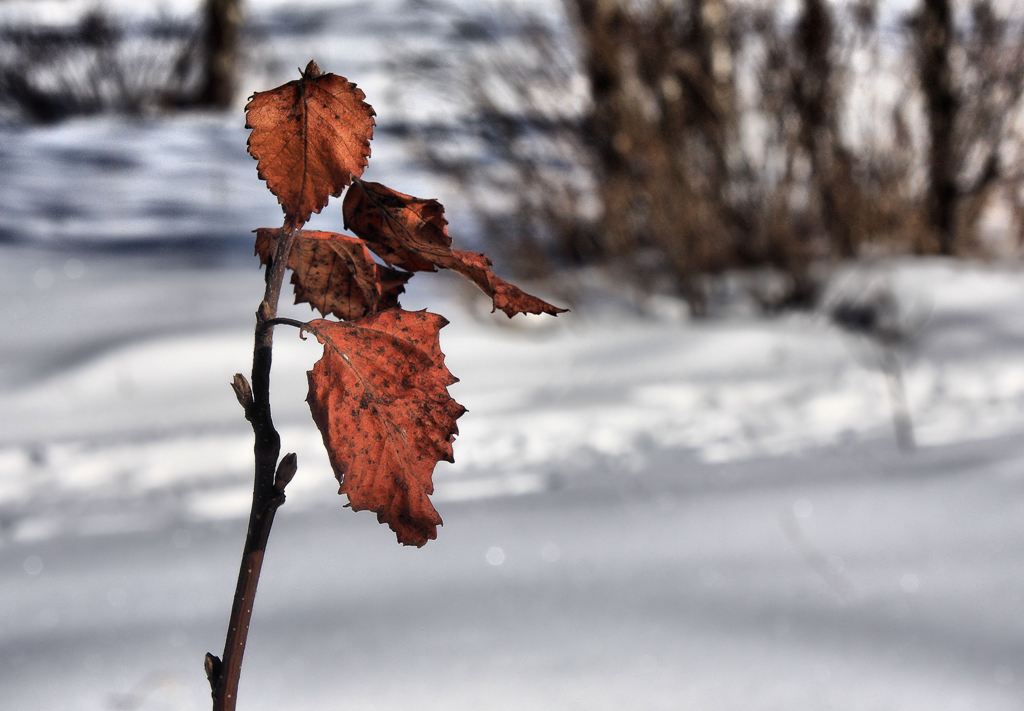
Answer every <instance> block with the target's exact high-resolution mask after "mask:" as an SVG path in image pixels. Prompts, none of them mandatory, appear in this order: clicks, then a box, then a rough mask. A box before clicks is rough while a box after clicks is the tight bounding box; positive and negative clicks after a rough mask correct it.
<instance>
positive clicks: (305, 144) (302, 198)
mask: <svg viewBox="0 0 1024 711" xmlns="http://www.w3.org/2000/svg"><path fill="white" fill-rule="evenodd" d="M364 98H366V95H365V94H363V92H362V91H361V90H360V89H358V88H357V87H356V85H355V84H353V83H352V82H350V81H348V80H347V79H346V78H345V77H341V76H338V75H337V74H323V73H321V72H320V68H319V67H318V66H317V65H316V62H313V61H311V62H310V63H309V64H308V65H307V66H306V69H305V71H304V72H303V73H302V77H301V78H300V79H296V80H294V81H290V82H288V83H286V84H282V85H281V86H279V87H277V88H276V89H271V90H269V91H261V92H257V93H255V94H253V96H252V98H251V99H250V100H249V103H248V104H247V105H246V107H245V116H246V124H245V125H246V128H251V129H252V133H251V134H250V135H249V154H250V155H251V156H252V157H253V158H255V159H256V160H257V161H258V163H257V164H256V171H257V173H258V174H259V176H260V178H262V179H263V180H265V181H266V182H267V187H268V188H270V191H271V192H272V193H274V195H276V196H277V200H278V202H280V203H281V207H282V209H283V210H284V213H285V216H286V217H287V218H288V220H289V221H290V222H292V223H293V225H295V226H299V225H301V224H302V223H304V222H306V220H308V219H309V216H310V215H311V214H312V213H314V212H320V210H322V209H323V207H324V205H326V204H327V200H328V199H329V198H330V196H332V195H334V196H338V195H340V194H341V191H342V190H344V189H345V187H346V186H347V185H348V184H349V183H351V182H352V179H353V178H358V177H359V176H360V175H362V174H363V171H364V170H365V169H366V164H367V161H368V159H369V156H370V139H371V138H373V126H374V121H373V116H374V112H373V109H372V108H371V107H370V105H369V104H367V103H365V102H364V101H363V99H364Z"/></svg>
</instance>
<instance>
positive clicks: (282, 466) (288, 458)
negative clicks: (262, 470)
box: [274, 452, 299, 492]
mask: <svg viewBox="0 0 1024 711" xmlns="http://www.w3.org/2000/svg"><path fill="white" fill-rule="evenodd" d="M298 468H299V460H298V457H296V456H295V452H289V453H288V454H286V455H284V457H283V458H282V459H281V462H280V463H279V464H278V465H277V473H276V474H275V475H274V488H275V489H277V490H278V491H280V492H284V488H285V487H286V486H288V484H289V482H291V480H292V479H294V478H295V471H296V470H297V469H298Z"/></svg>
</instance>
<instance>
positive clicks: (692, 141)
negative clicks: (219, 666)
mask: <svg viewBox="0 0 1024 711" xmlns="http://www.w3.org/2000/svg"><path fill="white" fill-rule="evenodd" d="M0 38H2V39H0V265H2V266H3V270H2V278H0V296H2V299H3V303H5V304H7V305H8V306H7V311H6V314H5V316H6V317H5V326H4V328H3V329H2V330H0V334H2V335H0V359H2V362H3V364H4V366H3V368H2V370H0V425H2V426H0V688H2V689H3V697H4V701H3V702H2V703H0V705H2V706H4V707H5V708H11V709H39V710H45V711H63V710H75V711H77V710H79V709H82V710H93V709H95V710H100V709H104V710H106V709H133V710H134V709H138V710H157V709H185V708H204V707H205V706H206V704H208V703H209V700H208V699H209V696H208V694H209V687H208V685H207V682H206V679H205V676H204V672H203V669H202V661H203V655H204V654H205V653H206V652H207V651H214V652H216V653H218V654H219V652H220V650H221V648H222V645H223V636H224V632H225V627H226V623H227V615H228V611H229V609H230V604H231V595H232V592H233V590H234V583H235V578H236V575H237V565H238V556H239V553H240V551H241V546H242V541H243V538H244V529H245V517H246V516H247V513H248V506H249V503H248V500H249V495H250V491H251V478H252V474H251V466H252V463H251V462H252V449H251V447H252V443H251V437H252V435H251V430H250V429H249V426H248V424H247V423H246V422H245V421H244V419H243V418H242V415H241V412H240V410H239V408H238V405H237V403H236V402H235V399H234V396H233V395H232V393H231V391H230V388H229V385H228V383H229V382H230V379H231V376H232V374H234V373H235V372H239V371H241V372H247V371H248V369H249V367H250V363H251V349H252V346H251V338H252V325H253V312H254V310H255V308H256V306H257V304H258V302H259V300H260V298H261V297H262V290H263V278H262V273H261V270H260V269H259V266H258V261H257V260H256V259H255V258H254V257H252V242H251V240H252V234H251V231H252V230H254V229H255V228H257V227H261V226H277V225H279V224H280V222H281V215H280V211H279V208H278V206H277V204H276V201H275V199H274V198H273V197H272V196H271V195H270V193H268V192H267V191H266V189H265V186H264V185H263V184H262V183H261V182H260V181H259V180H258V179H257V177H256V171H255V163H254V162H253V161H252V159H251V158H249V156H248V155H247V154H246V151H245V141H246V137H247V131H246V130H245V128H244V117H243V114H242V107H243V106H244V104H245V101H246V97H247V96H248V95H249V94H251V93H252V92H253V91H255V90H264V89H269V88H271V87H274V86H276V85H278V84H280V83H283V82H285V81H288V80H290V79H294V78H296V77H297V76H298V71H299V68H300V67H303V66H305V64H306V62H308V61H309V59H311V58H314V59H316V61H317V62H318V63H319V64H320V66H321V67H323V68H324V69H325V70H326V71H332V72H335V73H339V74H342V75H344V76H346V77H348V78H349V79H351V80H353V81H355V82H357V83H358V84H359V86H360V87H361V88H362V89H363V90H364V91H365V92H366V94H367V100H368V101H369V102H370V103H371V104H372V105H373V106H374V107H375V109H376V111H377V114H378V125H377V131H376V136H375V139H374V142H373V156H372V159H371V162H370V168H369V170H368V172H367V174H366V177H367V178H368V179H370V180H377V181H381V182H385V183H386V184H388V185H390V186H392V187H394V188H396V189H398V190H401V191H403V192H407V193H412V194H414V195H418V196H422V197H436V198H438V199H440V200H441V201H442V202H443V203H444V204H445V206H446V207H447V211H448V216H449V219H450V222H451V232H452V235H453V237H454V239H455V241H456V243H458V244H461V245H462V246H463V247H468V248H475V249H483V250H485V251H487V252H488V253H489V254H490V255H491V256H492V258H493V259H494V261H495V264H496V269H497V271H498V272H499V273H500V274H502V275H503V276H506V277H510V278H515V279H517V280H518V282H519V283H520V284H522V286H524V287H525V288H527V290H530V291H533V292H535V293H538V294H539V295H541V296H543V297H545V298H547V299H549V300H551V301H553V302H554V303H557V304H560V305H568V306H570V307H571V308H572V312H571V313H569V314H565V315H564V316H562V317H560V318H558V319H551V318H533V317H529V318H523V317H517V318H516V319H515V320H513V321H511V322H510V321H508V320H507V319H505V318H504V316H502V315H500V314H498V315H492V314H490V313H489V310H490V305H489V303H487V302H486V300H485V299H484V298H483V297H482V296H480V295H479V294H477V293H476V292H475V291H474V290H473V289H472V288H471V287H467V286H465V285H464V284H462V283H460V282H458V281H456V280H455V279H450V278H448V277H446V276H444V275H440V274H437V275H435V274H421V275H418V276H417V277H416V279H414V280H413V281H412V282H411V284H410V288H409V293H408V294H407V296H406V297H405V298H404V299H403V304H404V305H405V307H406V308H423V307H426V306H429V307H430V308H431V309H432V310H435V311H438V312H440V313H443V314H445V315H446V316H447V317H448V318H449V319H450V320H451V322H452V323H451V325H450V326H448V327H447V328H446V329H445V330H444V332H443V333H442V348H443V349H444V351H445V353H446V354H447V363H448V365H449V367H450V368H451V370H452V371H453V372H454V373H455V374H456V375H458V376H459V377H460V378H461V381H462V382H461V383H459V384H458V385H456V386H455V387H453V389H452V391H453V395H454V396H455V397H456V398H457V399H458V400H459V401H460V402H461V403H463V404H464V405H466V406H467V407H468V409H469V413H468V414H467V415H466V416H465V417H464V418H462V420H461V421H460V429H461V434H460V436H459V441H458V443H457V445H456V448H455V452H456V463H455V464H454V465H449V464H447V463H441V464H440V465H439V466H438V468H437V470H436V472H435V482H436V489H437V493H436V496H435V497H434V498H435V500H436V502H437V507H438V509H439V510H440V512H441V514H442V516H443V517H444V520H445V526H444V528H443V529H441V531H440V533H439V538H438V540H437V541H434V542H431V543H430V544H429V545H428V546H427V547H426V548H424V549H422V550H414V549H404V548H401V547H399V546H397V545H396V544H395V542H394V538H393V536H392V534H391V533H390V532H389V531H388V530H386V529H385V528H383V527H380V526H378V525H377V524H376V522H375V520H374V517H373V516H372V514H369V513H360V514H356V515H354V514H352V513H351V512H349V511H347V510H344V509H342V505H343V500H341V499H340V498H339V497H338V496H337V494H336V490H337V484H336V482H335V481H334V478H333V476H332V474H331V470H330V466H329V463H328V462H327V458H326V454H325V453H324V452H323V447H322V445H321V443H320V436H319V433H318V432H317V431H316V429H315V427H314V425H313V423H312V421H311V420H310V418H309V413H308V409H307V407H306V405H305V403H304V397H305V392H306V383H305V380H306V378H305V371H306V369H308V368H309V367H310V366H311V365H312V363H313V362H314V361H315V360H316V359H317V358H318V357H319V348H318V347H317V346H316V345H315V344H313V343H309V342H303V341H300V340H299V339H298V338H295V337H294V334H293V333H290V332H282V333H280V334H279V337H278V339H277V345H276V347H275V371H274V409H275V419H276V420H277V423H278V427H279V429H280V430H281V433H282V437H283V440H284V445H283V446H284V447H285V451H295V452H297V453H298V459H299V473H298V476H297V478H296V480H295V481H294V482H293V483H292V484H291V485H290V487H289V497H288V502H287V504H286V505H285V506H284V507H283V508H282V509H281V511H280V513H279V515H278V518H277V524H276V526H275V529H274V535H273V536H272V540H271V544H270V548H269V551H268V558H267V562H266V565H265V567H264V571H263V579H262V582H261V589H260V595H259V597H258V600H257V608H256V610H255V615H254V621H253V629H252V633H251V635H250V644H249V649H248V652H247V655H246V662H245V667H244V670H243V676H242V688H241V700H240V707H241V708H245V709H253V710H256V709H289V710H291V709H294V710H296V711H301V710H305V709H325V708H326V709H333V708H338V709H352V710H355V709H391V708H400V707H408V706H414V707H416V708H420V709H442V708H443V709H463V708H465V709H469V708H473V709H479V708H485V709H497V710H501V709H513V708H515V709H523V708H528V709H555V710H563V709H566V710H568V709H587V710H588V711H591V710H595V709H609V710H611V709H620V708H622V707H624V706H627V705H628V706H631V707H633V708H637V709H644V710H647V709H651V710H662V709H664V710H666V711H668V710H671V711H676V710H683V709H694V710H698V711H717V710H720V709H721V710H725V711H729V710H732V709H735V710H737V711H738V710H740V709H742V710H743V711H761V710H768V709H773V710H774V709H778V710H786V711H789V710H791V709H836V710H837V711H846V710H858V711H859V710H865V711H867V710H872V711H874V710H879V711H881V710H887V709H900V710H918V709H921V710H925V709H927V710H928V711H952V710H958V711H960V710H962V711H970V710H982V711H1002V710H1007V711H1010V710H1018V711H1019V709H1021V708H1022V701H1021V699H1024V437H1022V434H1024V316H1022V315H1021V307H1022V305H1024V279H1022V277H1024V272H1022V262H1021V251H1022V250H1021V247H1022V239H1024V191H1022V188H1024V153H1022V150H1021V149H1022V145H1024V144H1022V130H1024V122H1022V118H1024V116H1022V112H1021V98H1022V92H1024V71H1022V70H1021V67H1022V66H1024V61H1022V60H1024V41H1022V40H1024V4H1022V3H1020V2H1018V1H1017V0H963V1H960V2H954V1H953V0H876V1H871V0H847V1H832V0H787V1H786V2H769V1H761V2H759V1H757V0H675V1H667V0H662V1H659V0H565V1H564V2H560V1H559V0H515V1H511V2H497V0H493V1H491V0H481V1H471V0H377V1H376V2H372V3H370V2H354V1H349V0H334V1H329V0H301V2H297V1H294V0H293V1H291V2H285V1H284V0H164V1H160V2H153V3H135V2H129V1H128V0H108V1H107V2H100V1H97V0H0ZM340 217H341V216H340V208H339V206H338V205H337V204H336V202H332V203H331V204H330V205H329V206H328V207H327V208H326V209H325V210H324V212H323V214H322V215H319V216H315V217H314V219H313V220H312V221H311V226H312V227H314V228H317V229H335V230H337V229H340V226H341V220H340ZM285 300H286V301H290V297H286V299H285ZM285 313H286V315H291V316H294V317H296V318H302V319H306V318H308V317H309V310H308V308H307V307H306V306H302V307H295V306H289V307H287V308H286V309H285Z"/></svg>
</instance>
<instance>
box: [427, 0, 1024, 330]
mask: <svg viewBox="0 0 1024 711" xmlns="http://www.w3.org/2000/svg"><path fill="white" fill-rule="evenodd" d="M945 5H947V3H945V1H944V0H922V5H921V8H920V9H919V11H918V12H917V13H916V14H914V15H912V16H911V17H910V18H908V21H907V22H906V23H905V24H903V25H900V26H896V27H891V26H890V27H881V26H880V25H879V20H878V16H879V8H878V2H877V1H876V0H858V1H857V2H853V3H849V4H847V5H844V6H839V7H838V8H837V7H836V6H835V5H833V4H832V3H828V2H826V1H825V0H801V2H800V3H799V4H798V5H797V7H796V12H795V14H792V13H790V14H786V12H787V11H786V10H785V8H782V7H780V6H778V5H768V6H763V5H762V6H757V5H752V4H747V3H727V2H725V0H686V1H684V2H673V3H669V2H659V1H658V0H612V1H608V0H567V1H566V6H567V7H566V11H567V13H568V18H569V23H568V26H569V27H571V29H572V34H571V35H567V34H566V23H564V22H560V21H558V20H557V19H556V20H552V19H551V18H550V17H547V18H545V17H541V16H538V15H536V14H531V12H529V11H527V10H524V9H522V8H520V9H518V10H514V9H510V8H509V7H508V6H505V7H503V8H502V9H501V10H500V11H499V10H497V9H492V10H490V11H488V10H479V9H478V10H474V11H466V10H465V9H461V8H452V7H448V8H447V10H446V12H449V13H451V15H452V16H453V17H456V18H457V21H456V22H455V23H453V28H454V29H453V35H455V36H453V41H452V43H451V44H452V46H461V47H464V49H463V50H461V51H452V52H450V53H447V54H446V55H445V56H446V59H442V60H437V59H436V55H433V56H432V57H431V58H430V59H426V58H424V57H420V58H419V61H418V62H415V61H414V62H413V63H414V64H417V65H418V67H419V69H417V71H420V72H421V73H422V75H424V76H426V77H427V78H428V79H431V80H434V81H438V82H442V83H444V84H445V86H447V87H449V88H450V87H452V85H453V84H454V87H455V92H456V93H457V95H458V97H459V99H460V100H461V104H462V107H463V111H462V113H460V114H459V115H458V116H456V117H455V118H454V119H451V120H448V121H446V122H435V123H431V124H428V125H420V126H419V127H416V126H415V125H414V126H413V129H414V132H415V133H416V134H417V136H418V137H419V138H421V139H423V140H421V141H420V145H421V146H422V153H423V155H424V157H425V158H426V160H427V161H428V163H429V164H430V166H431V167H432V168H433V169H434V170H435V171H438V172H440V173H442V174H444V175H447V176H449V177H450V178H452V179H453V180H455V181H456V183H457V184H458V185H459V186H460V187H461V189H462V191H463V193H464V194H465V195H466V196H467V197H468V202H469V204H470V205H471V207H472V209H473V210H474V212H475V213H476V215H477V217H478V220H479V221H480V223H481V225H482V226H483V228H484V231H485V233H486V234H487V235H488V236H489V237H492V238H494V239H495V240H496V241H497V242H499V243H500V244H503V245H505V246H506V249H507V250H508V251H510V252H511V253H512V254H513V256H514V257H516V258H517V259H515V260H514V263H516V264H517V266H519V267H520V270H521V271H526V272H542V271H544V270H545V269H548V268H550V267H551V266H552V265H561V264H586V263H595V262H596V263H604V264H606V265H611V266H614V267H615V268H616V269H619V270H623V271H625V272H626V273H627V275H628V276H630V277H631V278H633V279H635V280H636V281H637V282H638V283H640V284H643V285H645V286H646V287H648V288H652V289H658V288H662V287H664V286H665V285H668V286H669V287H670V288H671V289H672V290H674V291H676V292H677V293H679V294H682V295H683V296H685V297H686V298H687V300H688V301H689V303H690V305H691V309H692V310H693V311H694V312H695V313H698V314H700V313H704V312H705V311H706V309H707V294H708V290H707V289H708V283H709V279H711V278H713V277H714V276H715V275H717V274H721V273H722V272H724V271H726V270H730V269H735V268H749V267H769V268H770V269H772V270H775V271H776V272H778V273H780V274H782V275H784V277H785V283H786V284H787V286H786V288H784V289H779V288H773V289H771V290H768V291H765V292H764V293H763V294H761V295H760V296H761V298H760V300H761V302H762V304H763V306H764V307H765V308H767V309H772V310H774V309H778V308H786V307H791V306H807V305H811V304H813V303H814V301H815V300H816V299H817V296H818V293H819V283H820V278H819V276H820V275H821V274H823V273H826V272H827V265H828V264H830V263H833V262H834V261H835V260H837V259H844V258H851V257H856V256H858V255H861V254H863V253H865V252H869V253H873V254H877V253H899V252H909V251H916V252H935V251H941V252H944V253H952V252H954V251H956V250H955V249H954V246H956V247H957V248H958V249H959V250H960V251H968V250H969V249H970V247H969V245H972V244H977V241H978V240H977V231H978V229H979V224H980V223H981V220H982V217H983V215H984V213H985V211H986V210H987V209H988V208H989V207H991V203H992V200H993V197H994V196H995V195H997V194H1001V195H1002V196H1003V200H1004V203H1005V204H1006V205H1008V206H1009V207H1010V208H1011V211H1012V213H1011V224H1010V225H1009V228H1010V229H1017V230H1018V231H1019V230H1020V225H1021V222H1020V215H1021V214H1022V213H1024V208H1022V205H1024V202H1022V195H1021V192H1020V187H1021V176H1022V172H1021V167H1022V165H1021V163H1020V161H1021V151H1020V138H1019V135H1018V132H1019V126H1018V123H1019V122H1018V121H1016V120H1015V119H1016V117H1018V116H1019V108H1020V101H1021V94H1022V90H1024V73H1022V72H1020V71H1019V67H1020V65H1021V59H1024V57H1022V55H1021V52H1022V51H1024V45H1022V44H1021V43H1020V42H1018V41H1016V40H1015V39H1014V33H1013V31H1012V27H1013V24H1012V23H1010V22H1009V21H1008V20H1007V19H1006V18H1005V17H1001V16H999V15H998V14H997V13H996V11H995V10H994V9H993V7H992V5H991V3H990V2H987V1H986V0H976V1H975V2H973V3H972V4H971V14H970V17H969V20H968V21H967V22H966V23H965V24H964V26H963V27H962V28H959V29H957V28H955V27H953V25H952V23H953V19H952V16H948V17H947V16H944V15H942V6H945ZM936 8H938V10H936ZM947 9H948V7H947ZM943 23H945V24H943ZM953 30H956V31H953ZM414 59H416V58H414ZM453 77H454V82H453V81H452V78H453ZM943 112H945V113H943ZM775 283H776V284H777V283H778V282H777V281H776V282H775ZM766 294H768V295H766Z"/></svg>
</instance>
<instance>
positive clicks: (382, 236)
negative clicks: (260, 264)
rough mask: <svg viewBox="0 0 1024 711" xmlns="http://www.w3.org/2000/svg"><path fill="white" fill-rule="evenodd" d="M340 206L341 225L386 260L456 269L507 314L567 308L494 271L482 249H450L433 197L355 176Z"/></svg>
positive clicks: (440, 208) (399, 264)
mask: <svg viewBox="0 0 1024 711" xmlns="http://www.w3.org/2000/svg"><path fill="white" fill-rule="evenodd" d="M342 211H343V214H344V217H345V226H346V227H347V228H348V229H350V230H352V231H353V232H355V233H356V234H357V235H359V236H360V237H362V238H363V239H364V240H366V241H367V242H369V243H370V244H371V247H372V249H373V251H374V252H376V253H377V254H378V255H380V257H381V259H383V260H384V261H385V262H387V263H388V264H392V265H394V266H396V267H401V268H402V269H407V270H409V271H434V270H435V269H437V268H439V267H440V268H442V269H451V270H452V271H456V272H458V273H460V274H462V275H463V276H465V277H466V278H468V279H470V280H472V281H473V283H475V284H476V285H477V286H478V287H480V289H481V290H482V291H483V292H484V293H485V294H487V295H488V296H490V297H491V300H492V303H493V305H494V308H495V309H501V310H502V311H504V312H505V313H506V314H507V315H508V317H509V318H511V317H512V316H514V315H515V314H517V313H532V314H541V313H545V314H551V315H552V316H557V315H558V314H560V313H562V312H564V311H566V309H562V308H559V307H557V306H552V305H551V304H549V303H547V302H546V301H544V300H542V299H540V298H538V297H536V296H532V295H530V294H527V293H526V292H524V291H522V290H521V289H520V288H519V287H517V286H515V285H514V284H511V283H509V282H507V281H505V280H504V279H502V278H500V277H499V276H497V275H496V274H495V273H494V271H493V270H492V269H491V260H490V259H488V258H487V257H486V256H485V255H483V254H480V253H479V252H466V251H463V250H455V249H452V246H451V245H452V242H451V237H449V235H448V221H447V220H446V219H445V216H444V207H443V206H442V205H441V203H439V202H438V201H437V200H426V199H423V198H417V197H413V196H412V195H406V194H405V193H400V192H398V191H397V190H393V189H391V188H389V187H387V186H385V185H381V184H380V183H373V182H368V181H363V180H360V181H357V182H356V183H355V184H353V185H352V187H351V188H349V191H348V192H347V193H346V194H345V201H344V203H343V205H342Z"/></svg>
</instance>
